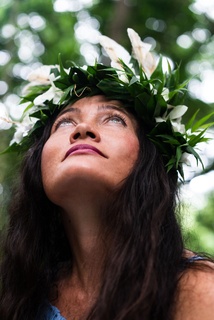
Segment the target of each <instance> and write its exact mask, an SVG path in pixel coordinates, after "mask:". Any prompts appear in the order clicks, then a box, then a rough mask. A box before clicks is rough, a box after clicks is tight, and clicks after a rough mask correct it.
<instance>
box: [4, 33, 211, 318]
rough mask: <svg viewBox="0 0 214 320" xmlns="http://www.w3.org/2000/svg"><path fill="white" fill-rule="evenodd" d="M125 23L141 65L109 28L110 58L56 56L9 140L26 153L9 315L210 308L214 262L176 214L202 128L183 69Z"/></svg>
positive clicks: (11, 257)
mask: <svg viewBox="0 0 214 320" xmlns="http://www.w3.org/2000/svg"><path fill="white" fill-rule="evenodd" d="M128 34H129V37H130V40H131V42H132V45H133V50H134V56H135V58H136V59H137V61H138V62H139V64H138V66H135V68H134V67H133V65H130V64H128V62H126V60H130V56H129V55H128V54H127V52H126V51H124V49H122V48H121V47H120V46H119V45H117V44H116V43H115V42H113V41H112V40H110V39H108V38H106V37H103V38H102V40H101V43H103V42H104V47H105V48H106V50H107V52H109V54H110V56H111V57H113V63H112V68H109V67H106V66H103V65H101V64H96V65H95V66H88V67H87V68H80V67H76V66H71V67H70V68H69V69H68V70H65V69H64V68H63V66H62V63H61V62H60V67H58V66H54V67H52V69H51V72H50V75H49V76H48V78H47V77H44V78H42V74H41V71H44V69H42V70H40V71H39V77H40V78H39V80H38V77H36V76H35V73H34V74H33V75H31V78H30V80H31V83H30V84H29V85H28V87H27V89H26V90H25V98H24V100H23V101H24V102H26V101H28V108H27V109H26V110H25V111H24V114H23V117H22V119H21V120H22V121H21V122H20V123H17V124H16V133H15V135H14V139H13V141H12V142H11V146H10V148H9V150H8V151H10V150H11V149H12V150H17V151H18V150H19V151H20V150H22V151H25V157H24V161H23V165H22V170H21V179H20V182H19V185H18V187H17V188H16V192H15V193H14V197H13V201H12V203H11V206H10V224H9V228H8V234H7V238H6V240H5V244H4V261H3V262H2V267H1V282H2V288H1V304H0V318H1V319H4V320H9V319H13V320H17V319H27V320H29V319H48V320H50V319H61V320H62V319H67V320H70V319H72V320H74V319H78V320H80V319H81V320H82V319H84V320H85V319H93V320H101V319H102V320H105V319H106V320H116V319H117V320H122V319H123V320H125V319H126V320H141V319H158V320H161V319H164V320H167V319H176V320H180V319H182V320H183V319H187V320H188V319H207V320H209V319H213V311H214V307H213V305H214V304H213V302H214V289H213V287H214V286H213V284H214V273H213V265H212V263H211V262H209V261H205V259H204V258H202V257H200V256H197V255H195V254H193V253H192V252H189V251H186V250H185V249H184V245H183V240H182V236H181V231H180V228H179V225H178V223H177V220H176V196H177V179H178V174H179V175H180V177H182V176H183V171H182V164H183V158H184V156H185V155H186V153H192V154H193V155H194V156H195V157H196V158H197V159H199V160H200V158H199V156H198V154H197V153H196V151H195V150H194V147H195V145H196V144H197V143H198V142H200V141H202V140H203V139H204V138H203V133H202V132H201V131H200V130H199V126H198V127H197V124H195V125H194V127H193V126H191V124H192V123H189V124H188V126H187V125H186V126H184V125H183V124H181V116H182V115H183V113H184V112H185V111H186V109H187V108H186V107H185V106H183V105H181V104H180V99H181V98H182V97H181V93H182V86H180V85H179V84H178V83H177V82H176V81H174V80H175V79H177V73H176V71H173V72H169V73H168V74H164V73H163V72H162V69H161V60H160V62H159V65H158V66H157V67H156V66H155V62H154V60H153V58H152V56H151V53H150V52H149V50H148V47H147V46H146V44H144V43H143V42H141V40H140V39H139V36H138V35H137V34H136V33H135V32H134V31H133V30H131V29H128ZM136 48H137V49H136ZM118 49H119V50H120V53H121V55H122V56H121V55H120V58H121V57H122V59H123V60H120V59H118V58H117V55H116V52H117V50H118ZM121 50H122V52H121ZM136 70H137V71H136ZM46 71H47V70H46V69H45V72H46ZM49 71H50V69H48V73H49ZM178 89H179V90H178ZM29 116H30V118H29ZM32 118H36V119H37V121H36V122H35V121H34V122H32ZM29 119H30V120H29ZM7 121H9V119H7ZM29 121H31V122H29ZM202 123H203V120H202V121H200V124H202ZM29 125H30V127H29ZM187 128H188V129H189V130H191V129H192V131H191V132H190V133H187V132H186V129H187ZM23 129H24V130H23ZM194 129H195V130H196V132H194Z"/></svg>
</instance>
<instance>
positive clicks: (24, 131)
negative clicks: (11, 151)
mask: <svg viewBox="0 0 214 320" xmlns="http://www.w3.org/2000/svg"><path fill="white" fill-rule="evenodd" d="M36 121H38V120H37V119H34V118H30V117H29V116H28V115H26V116H25V117H24V119H23V120H22V122H16V124H15V126H16V132H15V133H14V136H13V139H12V140H11V141H10V145H12V144H13V143H15V142H16V143H20V142H21V141H22V139H23V138H24V137H26V136H27V135H28V133H29V131H30V130H31V129H32V128H33V126H34V124H35V122H36Z"/></svg>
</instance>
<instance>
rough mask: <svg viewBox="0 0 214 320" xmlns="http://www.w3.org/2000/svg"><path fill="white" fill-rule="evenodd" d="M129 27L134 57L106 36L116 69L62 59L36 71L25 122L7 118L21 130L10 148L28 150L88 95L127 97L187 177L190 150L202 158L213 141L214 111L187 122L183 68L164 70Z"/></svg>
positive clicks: (25, 99) (168, 159) (169, 161)
mask: <svg viewBox="0 0 214 320" xmlns="http://www.w3.org/2000/svg"><path fill="white" fill-rule="evenodd" d="M127 31H128V36H129V39H130V41H131V45H132V56H130V54H129V53H128V52H127V51H126V50H125V49H124V48H123V47H122V46H120V45H119V44H118V43H116V42H115V41H114V40H112V39H110V38H108V37H106V36H101V37H100V44H101V46H102V47H103V48H104V49H105V50H106V52H107V54H108V55H109V57H110V59H111V67H108V66H105V65H103V64H100V63H95V64H94V65H93V66H84V67H79V66H76V65H75V64H74V63H71V65H70V67H69V68H68V69H65V68H64V67H63V64H62V62H61V59H60V57H59V65H55V66H42V67H40V68H39V69H37V70H35V71H33V72H32V73H31V74H30V75H29V79H28V80H29V84H28V85H27V86H26V87H25V88H24V90H23V96H22V100H21V101H20V104H19V106H20V107H22V106H23V105H24V106H26V108H25V109H24V111H23V114H22V117H21V119H20V121H18V122H17V121H13V119H11V118H9V116H7V117H5V118H1V120H2V121H1V124H2V125H3V124H5V123H7V124H9V126H13V127H14V129H15V133H14V137H13V139H12V140H11V142H10V146H9V148H8V149H6V150H5V151H4V152H10V151H26V150H27V149H28V148H29V147H30V145H31V144H32V142H33V140H34V138H35V136H38V135H40V134H41V129H42V128H43V127H44V126H45V124H46V122H47V119H48V118H49V117H50V116H51V115H52V114H53V113H55V112H56V111H57V110H58V111H60V110H61V109H62V108H64V107H65V106H66V105H68V104H69V103H71V102H73V101H75V100H77V99H80V98H82V97H85V96H93V95H96V94H104V95H105V96H107V97H109V98H112V99H116V100H122V101H125V106H126V107H127V108H132V110H134V111H135V113H136V114H137V117H139V118H140V119H141V120H142V123H143V125H144V127H145V129H146V133H147V136H148V138H149V139H150V140H151V141H152V142H153V143H154V144H155V145H156V147H157V148H158V150H159V152H160V153H161V154H162V156H163V159H164V161H165V163H166V167H167V171H170V170H171V169H173V168H174V169H176V170H178V172H179V173H180V175H181V177H182V178H183V168H182V164H183V162H184V159H185V158H186V154H192V155H193V156H194V157H195V158H196V160H197V162H198V161H200V162H201V159H200V157H199V155H198V153H197V152H196V150H195V146H196V145H197V144H198V143H199V142H202V141H207V139H206V138H205V137H204V133H205V131H206V129H207V128H208V127H210V126H211V125H212V123H208V124H205V122H206V121H207V120H208V119H209V118H210V116H211V115H212V114H213V113H212V114H210V115H208V116H206V117H204V118H202V119H200V120H198V121H197V122H196V121H195V118H196V114H197V112H196V113H195V114H194V116H193V117H192V118H191V119H190V120H189V122H188V123H186V124H185V125H184V124H182V123H181V117H182V116H183V114H184V113H185V112H186V111H187V107H186V106H185V105H183V104H182V101H183V98H184V93H185V90H186V89H185V86H186V84H187V82H184V83H181V84H180V83H179V68H177V69H174V70H171V68H170V65H169V64H168V72H164V71H163V68H162V59H161V58H160V59H159V62H158V64H157V65H156V61H155V59H154V57H153V55H152V54H151V52H150V49H151V47H150V45H149V44H147V43H144V42H142V41H141V39H140V37H139V35H138V34H137V33H136V32H135V31H134V30H133V29H128V30H127ZM0 128H1V127H0Z"/></svg>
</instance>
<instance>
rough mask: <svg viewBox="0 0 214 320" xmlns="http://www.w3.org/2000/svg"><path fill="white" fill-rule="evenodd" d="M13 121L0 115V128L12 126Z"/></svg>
mask: <svg viewBox="0 0 214 320" xmlns="http://www.w3.org/2000/svg"><path fill="white" fill-rule="evenodd" d="M12 125H13V122H12V120H11V119H9V118H4V117H0V130H8V129H10V128H11V127H12Z"/></svg>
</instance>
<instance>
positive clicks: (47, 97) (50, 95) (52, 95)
mask: <svg viewBox="0 0 214 320" xmlns="http://www.w3.org/2000/svg"><path fill="white" fill-rule="evenodd" d="M49 79H50V83H51V87H50V88H49V89H48V90H47V91H46V92H44V93H43V94H40V95H39V96H37V97H36V98H35V99H34V101H33V103H34V105H36V106H41V105H43V104H44V102H45V101H53V103H54V104H58V103H59V101H60V99H61V97H62V95H63V91H62V90H60V89H59V88H57V87H56V86H55V84H54V80H56V78H55V75H54V74H53V73H52V74H50V76H49Z"/></svg>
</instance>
